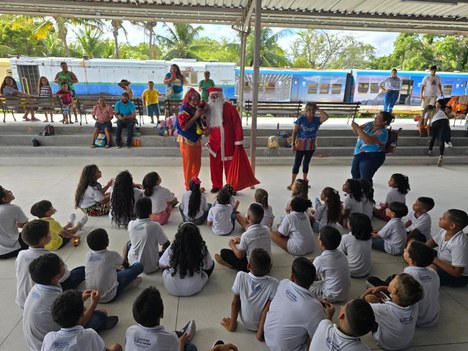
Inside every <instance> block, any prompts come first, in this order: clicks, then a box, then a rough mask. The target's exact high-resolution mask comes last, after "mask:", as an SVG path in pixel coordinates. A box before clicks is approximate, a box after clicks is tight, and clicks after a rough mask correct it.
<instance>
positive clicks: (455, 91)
mask: <svg viewBox="0 0 468 351" xmlns="http://www.w3.org/2000/svg"><path fill="white" fill-rule="evenodd" d="M390 73H391V72H390V71H378V70H355V69H353V70H352V78H353V79H352V84H351V90H352V94H351V99H350V100H349V101H360V102H361V104H362V105H383V98H384V92H382V90H381V89H380V83H381V82H383V81H384V80H385V79H386V78H387V77H389V76H390ZM427 75H429V72H417V71H398V77H400V79H401V80H402V87H401V91H400V97H399V99H398V102H397V105H406V106H420V105H421V97H420V95H421V84H422V80H423V78H424V77H425V76H427ZM437 75H438V76H439V77H440V79H441V82H442V91H443V94H444V96H445V97H450V96H459V95H464V94H465V93H466V87H467V83H468V73H460V72H437Z"/></svg>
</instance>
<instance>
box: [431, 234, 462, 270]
mask: <svg viewBox="0 0 468 351" xmlns="http://www.w3.org/2000/svg"><path fill="white" fill-rule="evenodd" d="M446 234H447V232H446V231H445V230H441V231H440V232H439V234H438V236H437V239H434V240H435V242H436V243H437V245H438V246H439V253H438V254H437V258H439V259H440V260H442V261H444V262H446V263H448V264H451V265H452V266H454V267H464V271H463V275H465V276H468V271H467V269H466V267H468V237H467V236H466V234H465V233H463V232H462V231H460V232H458V233H457V234H455V235H454V236H453V237H452V238H451V239H450V240H445V235H446Z"/></svg>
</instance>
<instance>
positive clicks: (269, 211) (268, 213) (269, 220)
mask: <svg viewBox="0 0 468 351" xmlns="http://www.w3.org/2000/svg"><path fill="white" fill-rule="evenodd" d="M259 205H260V206H261V205H262V204H259ZM274 220H275V215H274V214H273V208H272V207H271V206H268V208H266V209H265V208H263V219H262V222H261V223H260V224H263V225H266V226H267V227H268V228H270V229H271V227H272V226H273V221H274Z"/></svg>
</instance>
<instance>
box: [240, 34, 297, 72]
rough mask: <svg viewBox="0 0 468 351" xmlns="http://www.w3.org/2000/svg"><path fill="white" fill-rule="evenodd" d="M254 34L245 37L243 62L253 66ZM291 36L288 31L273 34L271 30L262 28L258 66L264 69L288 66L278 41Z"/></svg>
mask: <svg viewBox="0 0 468 351" xmlns="http://www.w3.org/2000/svg"><path fill="white" fill-rule="evenodd" d="M254 35H255V33H254V32H252V33H250V34H249V36H248V37H247V45H246V54H245V60H246V62H247V64H248V65H250V66H252V65H253V56H254V47H255V37H254ZM289 35H291V31H290V30H289V29H283V30H281V31H279V32H277V33H275V34H273V31H272V30H271V28H262V30H261V33H260V66H264V67H284V66H287V65H288V64H289V61H288V59H287V58H286V53H285V52H284V50H283V49H282V48H281V47H280V46H279V45H278V40H279V39H281V38H284V37H286V36H289Z"/></svg>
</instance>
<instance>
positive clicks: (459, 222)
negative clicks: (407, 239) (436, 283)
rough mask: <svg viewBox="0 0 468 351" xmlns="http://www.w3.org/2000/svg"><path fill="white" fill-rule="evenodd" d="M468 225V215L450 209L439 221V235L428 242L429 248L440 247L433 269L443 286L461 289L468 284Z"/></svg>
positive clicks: (461, 211)
mask: <svg viewBox="0 0 468 351" xmlns="http://www.w3.org/2000/svg"><path fill="white" fill-rule="evenodd" d="M467 225H468V214H467V213H466V212H465V211H463V210H458V209H450V210H447V211H445V212H444V214H443V216H442V217H441V218H440V219H439V227H440V228H442V230H441V231H440V233H439V235H437V236H434V239H431V240H429V241H428V243H427V245H429V247H432V248H434V247H436V246H438V247H439V251H438V253H437V257H436V258H435V259H434V262H433V267H434V269H435V270H436V271H437V273H438V274H439V277H440V284H441V285H448V286H453V287H461V286H465V285H467V284H468V268H467V267H468V237H467V235H466V234H465V233H464V232H463V229H464V228H465V227H466V226H467Z"/></svg>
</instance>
